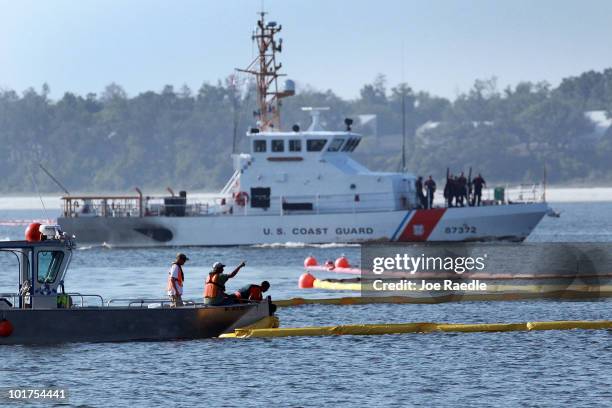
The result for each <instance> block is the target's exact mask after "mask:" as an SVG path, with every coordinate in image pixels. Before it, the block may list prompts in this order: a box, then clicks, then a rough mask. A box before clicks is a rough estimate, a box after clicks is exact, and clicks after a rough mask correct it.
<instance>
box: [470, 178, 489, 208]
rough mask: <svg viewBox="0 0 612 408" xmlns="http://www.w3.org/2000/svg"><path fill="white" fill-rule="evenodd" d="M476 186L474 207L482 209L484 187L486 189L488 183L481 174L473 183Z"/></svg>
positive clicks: (473, 199) (473, 200)
mask: <svg viewBox="0 0 612 408" xmlns="http://www.w3.org/2000/svg"><path fill="white" fill-rule="evenodd" d="M472 183H473V184H474V197H473V198H472V205H476V206H479V207H480V200H481V198H482V187H483V186H484V187H486V185H487V182H486V181H485V179H483V178H482V176H481V175H480V173H478V176H477V177H476V178H475V179H474V181H472Z"/></svg>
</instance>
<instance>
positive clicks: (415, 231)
mask: <svg viewBox="0 0 612 408" xmlns="http://www.w3.org/2000/svg"><path fill="white" fill-rule="evenodd" d="M415 211H416V213H415V214H414V215H413V216H412V218H411V219H410V222H409V223H408V224H407V225H406V227H404V231H402V234H401V235H400V236H399V238H398V239H397V240H398V241H400V242H415V241H427V238H429V235H430V234H431V232H432V231H433V230H434V228H435V227H436V225H438V222H439V221H440V219H441V218H442V216H443V215H444V212H445V211H446V208H432V209H431V210H415Z"/></svg>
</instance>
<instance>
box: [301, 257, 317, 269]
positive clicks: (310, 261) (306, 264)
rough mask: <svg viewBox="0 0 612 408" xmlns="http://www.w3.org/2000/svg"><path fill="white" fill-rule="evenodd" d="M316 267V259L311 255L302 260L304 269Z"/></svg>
mask: <svg viewBox="0 0 612 408" xmlns="http://www.w3.org/2000/svg"><path fill="white" fill-rule="evenodd" d="M317 265H318V262H317V259H316V258H315V257H314V256H312V255H310V256H309V257H307V258H306V259H304V267H305V268H308V267H309V266H317Z"/></svg>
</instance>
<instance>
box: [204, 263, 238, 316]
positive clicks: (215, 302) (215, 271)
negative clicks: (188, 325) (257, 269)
mask: <svg viewBox="0 0 612 408" xmlns="http://www.w3.org/2000/svg"><path fill="white" fill-rule="evenodd" d="M245 265H246V263H245V262H244V261H242V262H241V263H240V265H238V266H237V267H236V269H234V271H233V272H232V273H230V274H225V273H223V268H225V265H223V264H222V263H221V262H215V263H214V264H213V266H212V270H211V271H210V273H209V274H208V277H207V278H206V283H205V284H204V304H206V305H211V306H220V305H224V304H229V303H232V301H231V300H229V299H228V298H227V295H226V294H225V282H227V280H228V279H231V278H233V277H234V276H236V275H237V274H238V271H239V270H240V269H241V268H242V267H244V266H245Z"/></svg>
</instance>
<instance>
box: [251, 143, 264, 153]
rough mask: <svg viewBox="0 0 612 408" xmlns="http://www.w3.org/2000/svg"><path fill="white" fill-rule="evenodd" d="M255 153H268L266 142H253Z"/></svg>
mask: <svg viewBox="0 0 612 408" xmlns="http://www.w3.org/2000/svg"><path fill="white" fill-rule="evenodd" d="M253 151H254V152H255V153H265V152H266V141H265V140H254V141H253Z"/></svg>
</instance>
